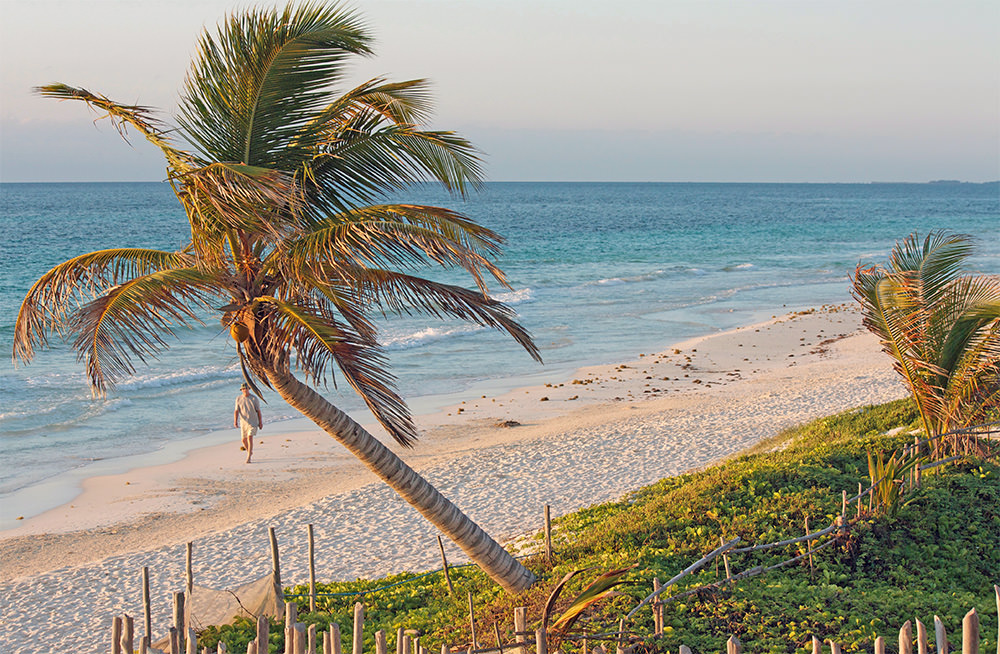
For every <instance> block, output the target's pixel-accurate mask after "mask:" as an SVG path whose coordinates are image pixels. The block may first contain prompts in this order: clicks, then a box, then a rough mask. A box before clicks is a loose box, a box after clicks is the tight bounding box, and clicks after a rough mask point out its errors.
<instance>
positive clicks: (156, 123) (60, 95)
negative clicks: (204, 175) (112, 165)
mask: <svg viewBox="0 0 1000 654" xmlns="http://www.w3.org/2000/svg"><path fill="white" fill-rule="evenodd" d="M34 90H35V92H36V93H38V94H40V95H43V96H45V97H48V98H55V99H57V100H79V101H81V102H85V103H86V104H87V105H88V106H89V107H91V108H92V109H95V110H99V111H103V112H105V113H104V116H101V117H100V118H109V119H110V120H111V122H112V124H113V125H114V126H115V129H116V130H118V133H119V134H120V135H121V137H122V138H123V139H125V141H126V142H128V126H131V127H132V128H133V129H135V130H136V131H138V132H139V133H140V134H142V135H143V137H145V139H146V140H147V141H149V142H150V143H152V144H153V145H155V146H156V147H158V148H160V151H161V152H163V156H164V157H165V158H166V159H167V162H168V164H169V165H170V168H171V169H173V170H176V171H183V170H185V169H186V168H187V167H188V166H189V165H191V162H192V159H191V156H190V155H189V154H188V153H186V152H184V151H183V150H179V149H177V148H175V147H174V146H173V145H172V144H171V141H170V138H169V136H168V134H169V131H170V130H169V128H168V127H167V125H166V124H165V123H163V122H162V121H160V120H159V119H157V118H156V117H154V116H153V110H152V109H151V108H149V107H143V106H139V105H127V104H120V103H118V102H114V101H113V100H110V99H108V98H107V97H105V96H103V95H100V94H97V93H91V92H90V91H88V90H86V89H81V88H76V87H72V86H69V85H67V84H62V83H56V84H47V85H45V86H39V87H36V88H35V89H34ZM100 118H98V120H100Z"/></svg>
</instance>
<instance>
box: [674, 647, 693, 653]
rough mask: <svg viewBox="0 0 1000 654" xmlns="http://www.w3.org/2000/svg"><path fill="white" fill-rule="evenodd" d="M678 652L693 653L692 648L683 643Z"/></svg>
mask: <svg viewBox="0 0 1000 654" xmlns="http://www.w3.org/2000/svg"><path fill="white" fill-rule="evenodd" d="M677 654H691V648H690V647H688V646H687V645H681V647H680V649H678V650H677Z"/></svg>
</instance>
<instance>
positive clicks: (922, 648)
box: [917, 619, 930, 654]
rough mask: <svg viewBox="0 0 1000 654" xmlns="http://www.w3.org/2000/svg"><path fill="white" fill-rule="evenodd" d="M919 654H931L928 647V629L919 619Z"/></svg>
mask: <svg viewBox="0 0 1000 654" xmlns="http://www.w3.org/2000/svg"><path fill="white" fill-rule="evenodd" d="M917 654H930V649H929V648H928V646H927V629H925V628H924V623H923V622H921V621H920V620H919V619H917Z"/></svg>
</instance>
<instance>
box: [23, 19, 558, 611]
mask: <svg viewBox="0 0 1000 654" xmlns="http://www.w3.org/2000/svg"><path fill="white" fill-rule="evenodd" d="M371 41H372V37H371V35H370V34H369V31H368V30H367V28H366V27H365V26H364V24H363V22H362V21H361V19H360V18H359V17H358V16H357V15H356V14H355V13H354V12H352V11H349V10H347V9H345V8H343V7H340V6H337V5H332V6H326V5H321V4H313V3H308V2H306V3H302V4H299V5H294V4H290V5H288V6H286V7H285V8H283V9H280V8H268V9H247V10H245V11H242V12H240V13H236V14H233V15H231V16H230V17H229V18H228V19H227V20H226V21H225V22H224V23H223V24H222V25H221V26H220V27H219V28H218V30H217V31H215V32H214V33H213V32H211V31H209V30H206V32H205V33H204V34H203V35H202V37H201V40H200V42H199V45H198V52H197V55H196V57H195V59H194V61H193V63H192V65H191V68H190V71H189V73H188V75H187V79H186V82H185V84H184V89H183V91H182V93H181V100H180V108H179V113H178V115H177V126H176V127H174V126H170V125H168V124H166V123H164V122H163V121H161V120H160V119H159V118H157V117H156V116H155V115H154V113H153V112H152V110H151V109H149V108H146V107H141V106H134V105H125V104H121V103H117V102H114V101H112V100H110V99H108V98H107V97H104V96H102V95H99V94H96V93H92V92H90V91H88V90H86V89H81V88H75V87H72V86H69V85H66V84H49V85H47V86H43V87H40V88H39V89H38V92H39V93H41V94H42V95H43V96H46V97H51V98H56V99H60V100H76V101H81V102H84V103H86V104H87V105H89V106H90V107H91V108H92V109H94V110H97V111H99V112H101V113H102V114H104V115H105V116H106V117H108V118H110V120H111V122H112V123H113V124H114V125H115V127H116V128H117V129H118V130H119V131H120V132H121V133H122V135H123V136H124V135H125V134H126V132H127V131H129V130H133V131H136V132H138V133H139V134H140V135H142V136H143V137H144V138H145V139H146V140H147V141H149V142H150V143H152V144H153V145H155V146H156V147H158V148H159V149H160V151H161V152H162V153H163V155H164V157H165V159H166V165H167V179H168V180H169V182H170V184H171V185H172V187H173V189H174V192H175V194H176V195H177V198H178V200H180V203H181V205H182V206H183V208H184V211H185V213H186V215H187V219H188V221H189V223H190V229H191V240H190V242H189V243H188V244H187V246H186V247H184V248H183V249H182V250H180V251H177V252H167V251H159V250H151V249H140V248H118V249H111V250H103V251H99V252H92V253H90V254H84V255H81V256H78V257H76V258H74V259H71V260H69V261H66V262H65V263H62V264H60V265H58V266H56V267H55V268H53V269H52V270H50V271H49V272H47V273H46V274H45V275H43V276H42V277H41V278H40V279H39V280H38V281H37V282H36V283H35V284H34V286H32V288H31V289H30V290H29V291H28V293H27V296H26V297H25V299H24V301H23V303H22V305H21V308H20V312H19V314H18V317H17V322H16V326H15V338H14V357H15V359H20V360H21V361H23V362H28V361H30V360H31V359H32V357H33V356H34V351H35V348H36V347H41V346H45V345H46V343H47V339H48V337H49V335H50V334H52V333H58V334H65V333H69V334H71V335H74V336H75V338H76V340H75V343H74V345H75V347H76V349H77V351H78V353H79V358H80V359H81V360H82V361H83V362H84V364H85V366H86V370H87V375H88V378H89V381H90V384H91V386H92V387H93V389H94V390H95V392H97V393H104V392H106V391H107V390H108V389H110V388H113V386H114V385H115V382H116V381H119V380H121V379H123V378H125V377H127V376H128V375H130V374H132V373H133V372H134V371H135V365H136V360H138V361H139V362H142V361H145V360H146V359H147V358H149V357H155V356H156V355H158V354H159V353H160V352H162V351H163V350H164V349H166V347H167V345H168V344H167V340H166V339H167V337H168V336H171V335H172V334H173V330H174V329H176V328H177V327H179V326H186V325H192V323H197V322H200V321H201V319H202V318H203V317H204V316H206V315H214V316H216V317H218V319H220V320H221V322H222V324H223V327H224V329H226V330H227V331H229V333H230V334H231V335H232V337H233V341H234V342H235V345H236V348H237V353H238V355H239V361H240V363H241V365H242V366H243V374H244V379H245V380H246V381H247V383H249V384H250V385H251V386H252V387H253V388H254V391H255V392H256V393H257V394H261V391H260V387H261V386H264V387H268V388H271V389H273V390H274V391H275V392H277V393H278V395H280V396H281V397H282V398H284V399H285V400H286V401H287V402H288V403H289V404H290V405H291V406H293V407H295V408H296V409H297V410H299V411H300V412H302V413H303V414H304V415H306V416H307V417H309V418H310V419H311V420H313V421H314V422H315V423H316V424H317V425H319V426H320V427H321V428H322V429H323V430H324V431H326V432H327V433H328V434H330V435H331V436H333V438H335V439H336V440H337V441H338V442H339V443H341V444H342V445H343V446H344V447H345V448H347V449H348V450H349V451H350V452H351V453H352V454H354V455H355V456H356V457H357V458H359V459H360V460H361V461H362V462H363V463H364V464H365V465H366V466H367V467H368V468H369V469H371V470H372V471H373V472H374V473H375V474H376V475H377V476H378V477H380V478H381V479H382V480H384V481H385V483H387V484H388V485H389V486H391V487H392V488H393V489H394V490H395V491H396V492H397V493H399V495H401V496H402V497H403V499H405V500H406V501H407V502H409V503H410V504H411V505H413V506H414V507H415V508H416V509H417V510H418V511H420V512H421V513H422V514H423V515H424V516H425V517H426V518H427V519H428V520H429V521H431V522H432V523H433V524H434V525H435V526H436V527H438V528H439V529H440V530H441V531H442V532H443V533H444V534H445V535H447V536H448V537H449V538H451V539H452V540H453V541H454V542H455V543H457V544H458V545H459V546H460V547H461V548H462V549H463V550H464V551H465V552H466V553H467V554H468V556H469V557H470V558H471V559H472V560H473V561H475V562H476V563H477V564H478V565H480V566H482V568H483V569H484V570H485V571H486V572H487V573H488V574H489V575H490V576H491V577H492V578H493V579H494V580H495V581H496V582H498V583H499V584H500V585H501V586H503V587H504V588H505V589H507V590H508V591H510V592H519V591H523V590H524V589H526V588H527V587H529V586H530V585H531V583H532V582H533V580H534V576H533V575H532V573H531V572H530V571H528V570H527V569H526V568H525V567H524V566H522V565H521V564H520V563H519V562H518V561H517V560H516V559H514V558H513V557H512V556H511V555H510V554H509V553H508V552H507V551H506V550H504V549H503V548H502V547H501V546H500V545H499V544H497V543H496V542H495V541H494V540H493V539H492V538H491V537H490V536H489V535H488V534H486V533H485V532H484V531H483V530H482V529H481V528H479V527H478V526H477V525H476V524H475V523H473V522H472V521H471V520H469V518H468V517H467V516H465V515H464V514H463V513H462V512H461V511H459V509H458V508H457V507H456V506H455V505H454V504H452V503H451V502H450V501H449V500H448V499H447V498H445V497H443V496H442V495H441V493H440V492H438V491H437V489H435V488H434V487H433V486H431V485H430V484H429V483H427V481H425V480H424V479H423V478H422V477H420V476H419V475H418V474H417V473H416V472H414V471H413V470H412V469H411V468H410V467H409V466H407V465H406V464H405V463H404V462H403V461H402V459H400V458H399V457H398V456H397V455H396V454H395V453H394V452H393V451H392V450H390V449H389V448H388V447H386V446H385V445H383V444H382V443H381V442H380V441H379V440H378V439H377V438H375V437H374V436H373V435H371V434H370V433H368V432H367V431H366V430H365V429H363V428H362V427H361V426H360V425H359V424H358V423H356V422H355V421H354V420H352V419H351V418H350V417H348V416H347V414H346V413H344V412H343V411H341V410H340V409H339V408H337V407H336V406H334V405H333V404H331V403H330V402H329V401H328V400H327V399H326V398H324V397H323V396H322V395H321V394H320V393H319V392H317V390H315V388H314V387H318V388H322V387H324V386H325V385H326V383H327V382H328V381H330V380H333V381H336V377H335V375H334V371H335V370H338V369H339V373H340V377H341V378H342V379H343V380H346V382H347V383H348V384H349V385H350V386H351V387H352V388H353V389H354V390H355V391H356V392H357V393H358V394H359V395H360V396H361V397H362V398H363V399H364V401H365V403H366V404H367V405H368V407H369V408H370V409H371V411H372V413H373V414H374V416H375V418H376V419H377V420H378V421H379V423H381V425H382V427H384V429H385V430H386V432H387V433H388V434H389V435H390V436H391V437H392V438H393V439H395V441H396V442H397V443H399V444H400V445H402V446H411V445H412V444H413V443H414V441H415V440H416V438H417V430H416V427H415V425H414V423H413V420H412V418H411V415H410V411H409V409H408V407H407V405H406V403H405V402H404V400H403V399H402V398H401V397H400V396H399V395H398V394H397V392H396V390H395V379H394V377H393V375H392V374H391V373H390V372H389V371H388V369H387V362H386V359H385V357H384V354H383V351H382V349H381V347H380V346H379V334H378V330H377V327H376V325H375V323H374V322H373V316H377V315H381V314H383V313H393V312H403V313H418V314H422V315H428V316H431V317H437V318H441V317H448V318H457V319H461V320H468V321H471V322H474V323H478V324H480V325H484V326H486V327H490V328H494V329H497V330H499V331H501V332H505V333H507V334H509V335H510V336H511V337H513V338H514V340H515V341H516V342H517V343H519V344H520V345H521V346H523V347H524V348H525V349H526V350H527V352H528V353H529V354H530V355H531V356H532V357H535V358H538V350H537V349H536V347H535V345H534V343H533V341H532V339H531V337H530V335H529V334H528V332H527V331H526V330H524V329H523V328H522V327H521V326H520V325H519V324H518V323H517V322H516V320H515V317H516V316H515V315H514V312H513V311H512V310H511V309H510V308H508V307H507V306H505V305H504V304H502V303H500V302H498V301H496V300H494V299H492V298H491V297H490V296H489V294H488V290H487V278H492V280H495V281H496V282H497V283H499V284H502V285H506V281H505V279H504V276H503V272H502V271H501V270H500V269H499V268H498V267H497V266H496V264H495V263H494V259H495V257H496V256H497V255H498V254H499V253H500V250H501V244H502V238H501V237H500V235H498V234H496V233H495V232H493V231H491V230H489V229H487V228H485V227H483V226H481V225H478V224H477V223H475V222H474V221H472V220H471V219H469V218H468V217H466V216H463V215H461V214H459V213H456V212H454V211H451V210H448V209H443V208H440V207H433V206H423V205H415V204H407V203H400V202H391V203H390V202H387V198H388V197H389V196H391V195H392V194H398V193H400V192H402V191H404V190H406V189H407V188H410V187H411V186H413V185H415V184H419V183H423V182H425V181H427V180H432V181H436V182H438V183H440V184H442V185H443V186H444V187H445V188H446V189H448V190H449V191H452V192H453V193H457V194H465V193H467V192H468V191H470V190H472V189H474V188H476V187H478V186H479V185H481V180H482V176H481V169H480V160H479V158H478V155H477V153H476V151H475V149H474V148H473V147H472V146H471V144H470V143H469V142H468V141H466V140H465V139H464V138H462V137H460V136H458V135H456V134H454V133H453V132H448V131H439V130H431V129H427V128H425V127H424V124H425V123H426V121H427V119H428V117H429V112H430V98H429V96H428V87H427V83H426V82H425V81H423V80H410V81H403V82H391V81H387V80H385V79H380V78H379V79H372V80H369V81H367V82H364V83H362V84H360V85H358V86H355V87H353V88H348V89H346V90H344V89H342V88H341V87H342V86H343V81H344V76H345V66H346V63H347V61H348V60H349V59H350V58H351V57H353V56H361V55H368V54H371V47H370V44H371ZM338 89H339V90H338ZM429 265H439V266H442V267H449V268H459V269H464V270H465V271H466V272H467V273H468V274H469V275H470V277H471V279H472V280H473V281H474V282H475V285H476V289H475V290H470V289H467V288H464V287H460V286H454V285H448V284H442V283H437V282H433V281H430V280H428V279H425V278H422V277H419V276H417V275H416V274H414V273H415V271H417V270H420V269H422V268H425V267H427V266H429ZM296 371H297V372H298V373H299V376H296V374H295V372H296ZM299 377H301V379H300V378H299Z"/></svg>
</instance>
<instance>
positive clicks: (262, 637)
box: [254, 614, 271, 652]
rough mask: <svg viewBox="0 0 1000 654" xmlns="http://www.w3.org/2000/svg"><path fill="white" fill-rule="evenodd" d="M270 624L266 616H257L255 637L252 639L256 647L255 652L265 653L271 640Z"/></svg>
mask: <svg viewBox="0 0 1000 654" xmlns="http://www.w3.org/2000/svg"><path fill="white" fill-rule="evenodd" d="M270 636H271V623H270V622H269V621H268V619H267V616H266V615H264V614H261V615H258V616H257V637H256V638H254V643H255V644H256V646H257V650H258V651H261V649H263V651H265V652H266V651H267V644H268V642H269V641H270V640H271V638H270Z"/></svg>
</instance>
